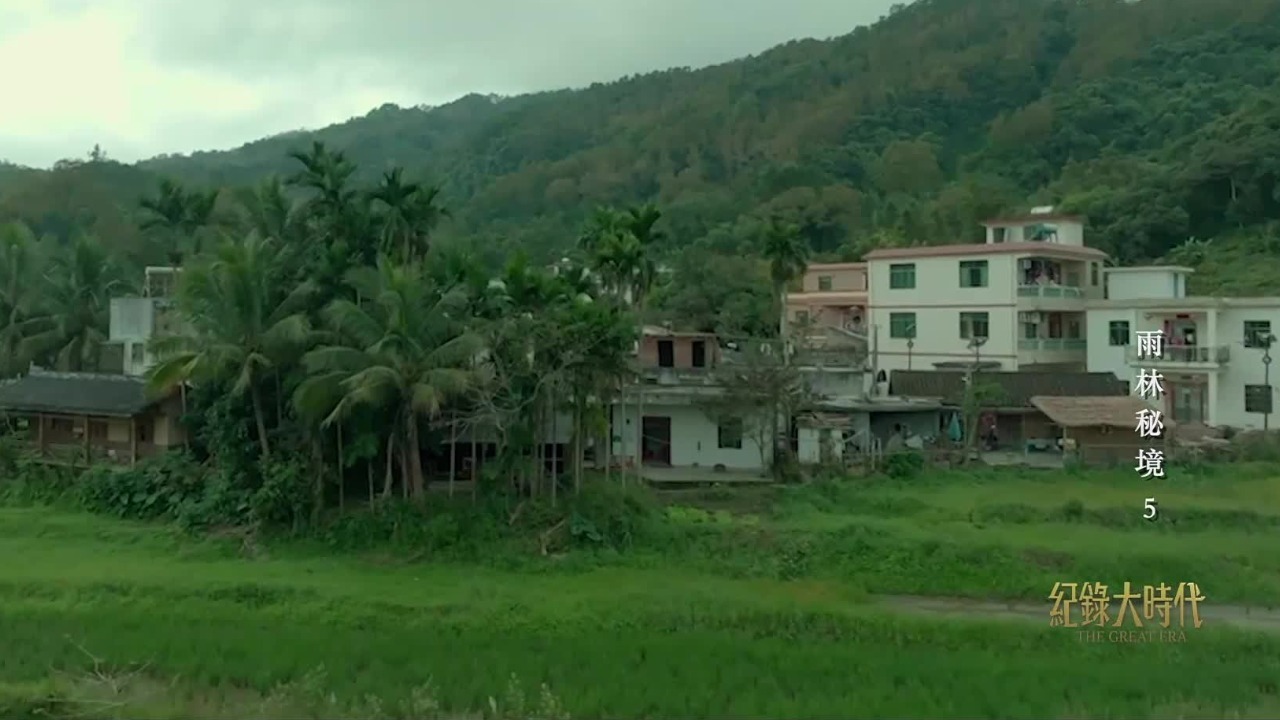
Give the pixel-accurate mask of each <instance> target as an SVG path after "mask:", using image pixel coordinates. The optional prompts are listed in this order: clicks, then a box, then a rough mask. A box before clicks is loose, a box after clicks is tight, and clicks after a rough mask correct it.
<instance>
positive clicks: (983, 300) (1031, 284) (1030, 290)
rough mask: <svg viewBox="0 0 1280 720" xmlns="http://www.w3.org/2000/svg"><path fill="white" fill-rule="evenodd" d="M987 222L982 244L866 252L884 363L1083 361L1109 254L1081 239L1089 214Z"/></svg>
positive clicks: (871, 317) (1003, 366) (1073, 365)
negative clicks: (1091, 308)
mask: <svg viewBox="0 0 1280 720" xmlns="http://www.w3.org/2000/svg"><path fill="white" fill-rule="evenodd" d="M984 225H985V227H986V230H987V236H986V242H984V243H977V244H967V245H937V246H928V247H909V248H883V249H880V250H874V251H872V252H870V253H867V258H866V259H867V278H868V293H869V295H868V298H869V300H868V304H867V311H868V323H869V325H870V326H871V331H870V332H871V335H872V336H871V345H872V348H873V349H872V353H873V363H874V365H875V366H876V367H877V368H878V369H881V370H886V371H894V370H930V369H946V368H967V367H971V366H974V365H975V364H979V365H980V366H981V367H984V368H987V369H998V370H1005V371H1010V370H1024V369H1083V368H1084V366H1085V363H1086V352H1085V324H1086V318H1085V303H1086V302H1087V301H1088V300H1090V299H1094V298H1101V297H1102V293H1103V289H1102V280H1101V277H1102V273H1101V270H1102V264H1103V262H1104V261H1105V260H1106V254H1105V253H1103V252H1102V251H1101V250H1097V249H1094V248H1090V247H1086V246H1085V245H1084V229H1083V228H1084V220H1083V218H1079V217H1075V216H1068V215H1059V214H1055V213H1053V212H1052V208H1037V209H1036V210H1035V211H1033V212H1032V213H1030V214H1028V215H1024V216H1020V217H1010V218H997V219H993V220H990V221H987V222H986V223H984Z"/></svg>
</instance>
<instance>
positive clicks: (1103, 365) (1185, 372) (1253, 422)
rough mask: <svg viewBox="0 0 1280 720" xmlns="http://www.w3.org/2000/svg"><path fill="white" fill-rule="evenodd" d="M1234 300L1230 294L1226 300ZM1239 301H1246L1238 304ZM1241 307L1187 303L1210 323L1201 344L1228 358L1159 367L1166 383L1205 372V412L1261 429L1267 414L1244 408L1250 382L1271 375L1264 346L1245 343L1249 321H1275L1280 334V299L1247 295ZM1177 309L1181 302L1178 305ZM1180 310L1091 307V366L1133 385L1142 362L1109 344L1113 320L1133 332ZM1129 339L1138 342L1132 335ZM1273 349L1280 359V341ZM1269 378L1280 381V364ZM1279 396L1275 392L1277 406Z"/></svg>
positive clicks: (1220, 421) (1277, 418)
mask: <svg viewBox="0 0 1280 720" xmlns="http://www.w3.org/2000/svg"><path fill="white" fill-rule="evenodd" d="M1226 302H1227V303H1231V301H1230V300H1228V301H1226ZM1239 305H1244V306H1243V307H1242V306H1239ZM1239 305H1237V306H1236V307H1230V306H1229V305H1228V306H1227V307H1223V308H1221V309H1215V308H1214V307H1210V306H1207V305H1206V303H1204V302H1203V301H1201V302H1197V303H1194V304H1192V303H1188V307H1187V308H1186V309H1185V312H1186V313H1187V314H1192V315H1194V316H1196V317H1197V318H1199V319H1200V322H1202V323H1203V324H1204V325H1205V327H1203V328H1201V329H1200V338H1199V344H1200V345H1204V346H1209V347H1219V346H1225V347H1226V349H1227V352H1228V353H1229V355H1228V359H1227V362H1225V363H1222V364H1221V365H1220V367H1219V368H1217V369H1211V368H1199V369H1190V368H1179V367H1177V366H1174V365H1164V366H1162V367H1161V368H1159V370H1160V372H1161V374H1163V375H1164V376H1165V379H1166V381H1167V383H1177V382H1178V381H1179V379H1182V378H1191V377H1195V378H1203V379H1204V380H1205V381H1206V385H1207V388H1206V398H1205V400H1206V415H1207V416H1208V417H1207V418H1206V420H1207V422H1208V423H1209V424H1211V425H1219V426H1228V427H1234V428H1241V429H1261V428H1262V424H1263V415H1262V414H1259V413H1249V412H1245V402H1244V394H1245V386H1246V385H1262V384H1264V380H1265V379H1268V378H1266V375H1265V373H1264V367H1263V363H1262V356H1263V350H1262V348H1249V347H1245V344H1244V324H1245V322H1251V321H1267V322H1270V323H1271V328H1272V332H1273V333H1277V334H1280V301H1276V302H1274V303H1271V304H1267V303H1265V302H1255V303H1249V301H1247V300H1246V301H1243V302H1241V303H1239ZM1175 309H1176V308H1175ZM1172 314H1175V313H1174V312H1173V310H1166V309H1159V310H1156V309H1146V308H1139V309H1133V308H1108V309H1091V310H1089V313H1088V324H1087V327H1086V333H1087V337H1088V340H1089V345H1088V357H1089V362H1088V365H1089V370H1090V371H1091V372H1112V373H1115V375H1116V376H1117V377H1118V378H1120V379H1121V380H1123V381H1125V382H1127V383H1129V384H1130V387H1133V384H1134V381H1135V378H1136V373H1137V370H1138V367H1137V366H1131V365H1130V364H1129V362H1128V361H1127V358H1126V350H1127V348H1125V347H1122V346H1112V345H1111V344H1110V323H1111V321H1113V320H1124V321H1128V322H1129V327H1130V334H1131V335H1132V333H1134V332H1137V331H1139V330H1158V329H1160V327H1161V325H1162V319H1163V318H1164V317H1167V316H1169V315H1172ZM1130 342H1133V340H1132V339H1130ZM1274 355H1275V357H1276V359H1277V360H1280V345H1277V346H1276V348H1275V352H1274ZM1272 369H1273V372H1272V373H1271V374H1272V377H1270V378H1269V381H1270V383H1271V384H1272V385H1273V386H1274V385H1280V372H1276V371H1277V370H1280V366H1277V364H1273V368H1272ZM1278 400H1280V398H1276V397H1273V406H1278V407H1280V405H1277V401H1278ZM1271 425H1272V426H1274V427H1278V428H1280V415H1276V414H1274V413H1273V417H1272V423H1271Z"/></svg>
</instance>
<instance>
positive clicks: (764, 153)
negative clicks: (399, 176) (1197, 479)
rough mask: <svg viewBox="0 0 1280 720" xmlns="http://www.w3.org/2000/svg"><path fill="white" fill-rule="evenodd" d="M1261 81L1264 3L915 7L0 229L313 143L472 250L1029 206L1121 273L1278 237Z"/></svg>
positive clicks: (1, 203) (902, 228)
mask: <svg viewBox="0 0 1280 720" xmlns="http://www.w3.org/2000/svg"><path fill="white" fill-rule="evenodd" d="M1278 83H1280V3H1277V2H1275V0H1236V1H1235V2H1230V3H1205V2H1201V1H1199V0H1144V1H1143V2H1128V1H1126V0H1088V1H1087V2H1075V1H1072V2H1067V1H1066V0H928V1H922V2H917V3H914V4H912V5H910V6H908V7H906V8H904V9H900V10H899V11H897V12H895V13H894V14H892V15H891V16H890V17H888V18H886V19H884V20H883V21H881V22H880V23H878V24H876V25H875V26H873V27H870V28H859V29H858V30H856V31H855V32H853V33H851V34H849V35H846V36H844V37H840V38H837V39H835V40H831V41H803V42H793V43H789V44H787V45H784V46H781V47H778V48H774V49H773V50H770V51H768V52H764V53H761V54H760V55H758V56H755V57H751V58H746V59H743V60H739V61H736V62H732V63H727V64H724V65H720V66H716V67H712V68H706V69H702V70H696V71H691V70H687V69H677V70H670V71H664V72H657V73H652V74H649V75H644V76H640V77H633V78H627V79H624V80H621V81H618V82H613V83H605V84H598V85H594V86H592V87H590V88H587V89H583V90H576V91H569V90H565V91H557V92H549V93H540V94H535V95H529V96H521V97H517V98H506V99H496V98H489V97H479V96H470V97H467V98H463V99H462V100H460V101H458V102H456V103H453V104H450V105H447V106H444V107H441V108H434V109H420V108H410V109H402V108H396V107H394V106H384V107H382V108H379V109H377V110H375V111H373V112H371V113H370V114H369V115H367V116H365V117H362V118H356V119H353V120H351V121H349V122H346V123H343V124H341V125H336V126H333V127H330V128H325V129H323V130H319V131H316V132H309V133H289V134H286V135H283V136H278V137H275V138H268V139H265V140H261V141H257V142H254V143H250V144H248V145H246V146H244V147H242V148H240V149H238V150H234V151H230V152H217V153H196V154H194V155H192V156H189V157H184V156H170V157H163V158H157V159H155V160H152V161H149V162H146V163H143V164H142V165H141V166H138V167H132V168H125V167H120V166H113V165H112V164H111V163H109V162H106V163H103V162H100V163H83V164H68V165H66V166H65V167H63V168H62V169H61V170H55V171H54V172H52V173H45V174H42V175H41V176H40V177H38V178H31V177H26V178H23V179H21V180H14V179H9V180H5V179H4V178H5V175H6V174H3V173H0V214H7V215H9V216H11V217H20V218H23V219H25V220H27V221H28V223H29V224H31V225H32V226H33V227H34V228H35V229H36V231H37V233H38V234H43V233H45V232H51V233H54V234H57V235H60V236H64V237H65V236H67V235H69V234H71V233H72V232H73V230H74V229H76V228H81V229H88V230H91V231H93V232H94V233H95V234H97V235H98V236H99V237H100V238H101V239H102V240H103V241H104V242H107V243H108V244H117V243H118V244H121V245H123V246H127V245H128V244H129V241H128V240H127V239H126V238H125V237H122V236H121V234H123V235H128V234H129V232H130V231H129V230H128V228H130V227H132V226H133V225H134V223H132V222H129V221H128V220H121V219H120V215H121V213H124V214H128V213H130V212H131V208H132V206H133V205H134V201H135V200H136V198H137V197H138V196H140V195H141V194H143V193H144V192H146V191H147V189H148V188H150V187H152V186H153V185H154V183H155V176H156V175H165V176H173V177H175V178H178V179H180V180H182V181H183V182H185V183H187V184H189V185H194V186H207V187H240V186H247V185H252V184H254V183H257V182H259V181H261V180H262V179H264V178H266V177H268V176H270V175H272V174H279V173H284V172H286V171H287V170H288V166H287V165H286V164H285V163H284V161H283V158H284V157H285V155H286V152H287V151H288V150H291V149H295V148H298V147H301V146H303V145H305V144H306V143H307V142H308V141H310V140H312V139H318V140H322V141H324V142H326V144H328V145H329V146H330V147H337V148H342V149H344V150H346V151H347V152H348V154H349V156H350V157H351V158H352V159H353V160H355V161H356V162H357V164H358V165H360V166H361V167H362V168H363V170H362V171H361V172H363V173H365V177H364V180H365V181H372V180H373V179H374V177H375V176H376V175H377V174H378V173H380V172H381V170H382V169H383V168H384V167H386V166H387V164H389V163H390V164H395V165H399V166H404V167H407V168H409V169H410V170H411V171H412V173H413V174H416V175H417V176H419V177H422V178H427V179H431V180H433V181H436V182H439V183H441V184H442V186H443V193H444V195H443V198H444V200H445V204H446V205H447V206H448V207H451V208H453V209H454V211H455V213H454V215H455V222H454V223H452V224H451V225H449V226H448V227H447V228H446V229H445V233H446V235H449V236H454V237H456V238H459V239H462V240H463V241H465V242H468V243H471V244H473V245H474V246H476V247H478V248H481V249H483V250H484V251H485V252H486V253H488V254H489V255H490V256H493V257H501V256H502V255H504V254H508V253H509V252H510V249H511V248H515V247H518V248H522V249H524V250H527V251H528V252H530V253H531V255H532V257H534V258H535V259H536V258H542V257H548V256H551V255H554V254H558V253H560V252H562V251H563V249H564V248H566V247H568V246H570V245H571V244H572V239H573V238H574V237H575V236H576V234H577V233H576V230H577V228H578V227H579V226H580V224H581V223H582V222H583V220H584V219H585V218H586V217H587V216H588V214H589V213H590V212H591V210H592V209H593V208H595V207H596V206H598V205H601V204H605V205H613V204H632V203H642V202H647V201H652V202H656V203H658V204H659V206H660V207H662V208H663V211H664V216H665V219H664V228H665V230H666V231H667V232H666V234H665V235H666V237H667V241H666V243H665V245H664V247H663V250H664V251H666V252H677V251H680V252H688V253H692V254H694V255H695V256H698V257H706V256H707V253H714V254H715V256H716V257H726V256H732V255H743V254H748V253H751V252H754V251H757V250H758V248H759V246H760V242H761V240H760V237H759V236H760V233H761V229H760V228H761V226H762V225H763V223H764V221H765V220H766V219H767V218H769V217H771V216H775V215H779V216H782V217H784V218H786V219H788V220H790V221H792V222H795V223H796V224H798V225H799V226H800V228H801V230H802V232H803V234H804V236H805V237H806V239H807V240H808V242H809V244H810V246H811V247H812V249H813V250H814V252H815V253H816V254H817V256H818V257H832V258H836V257H841V258H852V257H856V256H857V255H859V254H860V253H861V252H863V251H865V250H866V249H867V248H869V247H873V246H877V245H884V244H898V243H946V242H955V241H958V240H963V239H968V238H973V237H974V236H975V233H976V232H977V230H978V229H977V226H976V222H977V220H978V219H980V218H982V217H984V216H988V215H991V214H993V213H996V212H998V211H1001V210H1007V209H1012V208H1017V207H1024V206H1025V205H1026V204H1027V203H1029V202H1036V203H1053V204H1057V205H1059V206H1061V207H1063V208H1064V209H1067V210H1071V211H1078V212H1082V213H1085V214H1087V215H1088V216H1089V218H1090V223H1091V225H1090V236H1091V242H1093V243H1094V244H1096V245H1098V246H1099V247H1102V248H1103V249H1105V250H1108V251H1109V252H1111V253H1113V254H1114V255H1115V256H1116V257H1117V258H1118V259H1119V260H1120V261H1122V262H1134V261H1139V260H1144V259H1155V258H1160V257H1163V256H1165V255H1166V254H1168V253H1170V252H1171V251H1173V250H1174V249H1175V248H1177V247H1179V246H1180V245H1182V244H1184V243H1186V242H1187V241H1188V239H1189V238H1197V239H1200V240H1205V239H1216V240H1219V241H1225V240H1226V239H1227V238H1229V237H1231V236H1234V235H1238V236H1241V237H1244V238H1249V239H1252V240H1258V239H1262V240H1264V241H1269V242H1272V243H1273V242H1274V240H1269V239H1273V238H1275V237H1276V232H1277V231H1276V228H1275V227H1274V226H1269V225H1268V223H1269V222H1271V221H1273V220H1275V218H1277V217H1278V216H1280V198H1278V196H1277V188H1280V185H1277V182H1276V179H1277V176H1278V169H1277V166H1276V162H1277V160H1276V158H1277V157H1280V152H1277V150H1278V149H1280V109H1278V107H1280V105H1278V103H1277V101H1275V100H1274V99H1273V98H1275V97H1277V96H1280V84H1278ZM86 166H94V167H86ZM108 175H109V176H110V179H109V180H108V178H107V176H108ZM5 185H7V186H8V190H5V189H4V187H5ZM1239 242H1244V241H1239ZM1264 244H1265V243H1264ZM1243 263H1244V261H1243V260H1241V261H1240V263H1238V264H1233V265H1232V267H1233V271H1232V272H1229V273H1223V275H1224V276H1229V277H1238V276H1239V275H1240V272H1239V271H1240V270H1247V271H1248V277H1249V278H1250V279H1249V280H1248V281H1247V282H1245V283H1243V285H1242V284H1240V283H1228V284H1226V285H1222V287H1223V288H1224V289H1227V290H1237V289H1239V290H1248V289H1252V288H1255V287H1257V288H1260V289H1266V288H1267V287H1268V286H1269V285H1270V282H1269V281H1270V275H1269V273H1268V274H1265V275H1264V273H1263V272H1261V271H1259V270H1256V269H1253V268H1249V267H1247V266H1245V265H1244V264H1243ZM1218 287H1219V281H1217V280H1214V279H1209V278H1206V280H1205V281H1204V282H1203V283H1202V287H1201V289H1203V290H1215V289H1217V288H1218Z"/></svg>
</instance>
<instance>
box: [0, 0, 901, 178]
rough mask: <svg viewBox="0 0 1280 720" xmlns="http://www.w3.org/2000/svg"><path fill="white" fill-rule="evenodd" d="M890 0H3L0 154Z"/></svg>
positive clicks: (246, 123)
mask: <svg viewBox="0 0 1280 720" xmlns="http://www.w3.org/2000/svg"><path fill="white" fill-rule="evenodd" d="M891 2H892V0H451V1H448V2H446V1H444V0H203V1H185V2H184V1H180V0H0V107H2V108H3V109H2V110H0V159H8V160H10V161H12V162H18V163H21V164H27V165H38V166H47V165H50V164H51V163H53V162H54V161H55V160H58V159H59V158H64V157H80V156H83V155H84V154H85V153H86V152H87V151H88V150H89V148H91V147H92V146H93V145H94V143H100V144H101V145H102V147H103V149H104V150H106V151H107V153H108V154H109V155H110V156H111V157H114V158H116V159H119V160H126V161H131V160H136V159H139V158H143V157H150V156H153V155H156V154H159V153H170V152H190V151H192V150H197V149H223V148H231V147H236V146H238V145H240V144H242V143H244V142H247V141H249V140H253V139H257V138H260V137H263V136H265V135H271V134H275V133H278V132H282V131H286V130H293V129H297V128H304V127H305V128H316V127H322V126H324V125H328V124H330V123H334V122H340V121H343V120H345V119H347V118H349V117H351V116H353V115H363V114H364V113H366V112H368V111H369V110H370V109H372V108H374V107H377V106H378V105H381V104H383V103H386V102H393V103H397V104H400V105H405V106H409V105H418V104H424V103H425V104H431V105H436V104H441V103H444V102H448V101H450V100H453V99H456V98H458V97H460V96H462V95H465V94H467V93H469V92H482V93H502V94H515V93H520V92H527V91H534V90H547V89H554V88H560V87H567V86H568V87H574V86H581V85H585V84H589V83H591V82H595V81H607V80H612V79H616V78H618V77H620V76H623V75H627V74H630V73H636V72H645V71H649V70H656V69H662V68H667V67H673V66H682V65H689V66H694V67H696V66H701V65H708V64H714V63H717V62H722V61H725V60H730V59H732V58H735V57H739V56H742V55H746V54H751V53H755V52H759V51H761V50H764V49H766V48H768V47H770V46H772V45H775V44H778V43H780V42H785V41H787V40H790V39H794V38H801V37H819V38H825V37H831V36H835V35H843V34H845V33H847V32H849V31H850V30H852V29H853V28H854V27H856V26H858V25H862V24H866V23H869V22H874V21H875V19H876V18H878V17H879V16H880V15H882V14H884V12H885V11H886V10H887V8H888V6H889V5H890V4H891Z"/></svg>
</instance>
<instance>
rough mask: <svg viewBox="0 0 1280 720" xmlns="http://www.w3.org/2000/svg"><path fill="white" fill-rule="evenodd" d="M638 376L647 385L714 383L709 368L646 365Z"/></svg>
mask: <svg viewBox="0 0 1280 720" xmlns="http://www.w3.org/2000/svg"><path fill="white" fill-rule="evenodd" d="M640 376H641V377H643V378H644V381H645V383H646V384H649V385H714V384H715V381H716V380H715V374H714V373H713V371H712V369H711V368H705V367H701V368H693V367H681V368H674V367H647V368H642V369H641V370H640Z"/></svg>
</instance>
